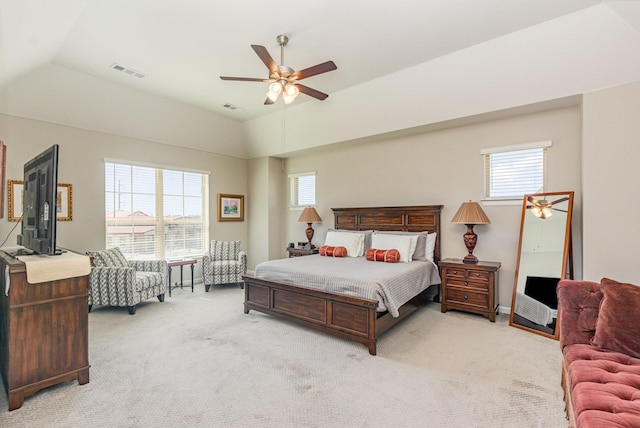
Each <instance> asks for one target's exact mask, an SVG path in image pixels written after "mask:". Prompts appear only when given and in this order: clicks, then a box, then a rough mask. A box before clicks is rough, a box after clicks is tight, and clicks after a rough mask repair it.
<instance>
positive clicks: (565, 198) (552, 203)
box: [551, 196, 569, 205]
mask: <svg viewBox="0 0 640 428" xmlns="http://www.w3.org/2000/svg"><path fill="white" fill-rule="evenodd" d="M568 200H569V198H568V197H566V196H565V197H564V198H560V199H558V200H557V201H553V202H551V205H555V204H559V203H560V202H564V201H568Z"/></svg>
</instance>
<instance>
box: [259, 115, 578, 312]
mask: <svg viewBox="0 0 640 428" xmlns="http://www.w3.org/2000/svg"><path fill="white" fill-rule="evenodd" d="M580 126H581V113H580V109H579V108H578V107H571V108H564V109H558V110H552V111H548V112H542V113H536V114H529V115H523V116H517V117H513V118H509V119H503V120H494V121H487V122H483V123H479V124H475V125H468V126H461V127H456V128H451V129H444V130H440V131H435V132H430V133H425V134H420V135H414V136H410V137H404V138H396V139H388V140H384V141H378V142H374V143H367V144H351V145H346V146H343V147H340V146H334V147H333V148H332V149H331V150H329V149H326V150H316V151H313V152H312V153H309V154H299V155H296V156H294V157H291V158H289V159H288V162H287V173H299V172H306V171H317V179H316V180H317V181H316V192H317V210H318V213H319V214H320V216H321V217H322V219H323V222H322V223H321V224H316V225H314V229H315V230H316V234H315V237H314V243H316V245H318V244H321V243H322V242H323V240H324V237H325V235H326V230H327V228H331V227H333V215H332V211H331V208H332V207H350V206H351V207H354V206H391V205H418V204H442V205H444V209H443V211H442V226H443V227H442V254H443V257H462V256H464V255H465V254H466V253H467V250H466V248H465V247H464V243H463V240H462V235H463V234H464V232H465V231H466V228H465V227H464V226H462V225H454V224H451V223H450V220H451V218H452V217H453V215H454V214H455V212H456V210H457V209H458V207H459V206H460V204H461V203H462V202H463V201H466V200H469V199H472V200H480V199H481V198H482V196H483V159H482V156H481V155H480V149H482V148H486V147H495V146H503V145H512V144H519V143H527V142H533V141H541V140H552V141H553V147H551V148H550V149H549V152H548V166H549V174H548V184H549V189H548V190H549V191H568V190H574V191H576V209H577V211H578V212H579V211H580V209H579V207H580V203H581V202H580V201H581V197H580V192H579V190H580V187H581V183H580ZM484 210H485V212H486V213H487V215H488V216H489V218H490V219H491V224H490V225H486V226H485V225H481V226H476V228H475V230H476V233H477V234H478V236H479V238H478V245H477V247H476V250H475V252H474V254H476V255H477V256H478V257H479V258H480V259H482V260H491V261H500V262H502V269H501V271H500V285H499V302H500V305H501V306H505V307H508V306H510V304H511V292H512V287H513V280H514V272H515V261H516V251H517V246H518V235H519V228H520V210H521V204H518V205H504V206H485V207H484ZM283 214H284V216H285V217H286V219H287V222H286V229H285V240H284V242H289V241H293V242H297V241H299V240H302V239H304V236H305V235H304V229H305V228H306V224H301V223H297V221H296V220H297V218H298V216H299V214H300V211H296V210H288V209H287V210H286V211H285V212H284V213H283ZM576 219H579V217H576ZM574 230H576V231H579V230H580V224H579V221H578V220H576V221H574ZM578 235H579V233H578ZM578 238H579V237H578ZM577 241H578V242H580V240H579V239H577ZM283 251H284V248H283V249H282V252H283ZM255 261H258V260H255Z"/></svg>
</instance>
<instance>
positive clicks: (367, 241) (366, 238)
mask: <svg viewBox="0 0 640 428" xmlns="http://www.w3.org/2000/svg"><path fill="white" fill-rule="evenodd" d="M329 232H341V233H360V234H363V235H364V248H363V249H362V254H360V255H361V256H362V255H364V252H365V251H367V250H368V249H369V248H371V235H372V234H373V230H346V229H329Z"/></svg>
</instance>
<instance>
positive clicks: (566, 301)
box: [558, 279, 602, 349]
mask: <svg viewBox="0 0 640 428" xmlns="http://www.w3.org/2000/svg"><path fill="white" fill-rule="evenodd" d="M601 300H602V290H601V287H600V284H599V283H597V282H591V281H574V280H570V279H563V280H561V281H560V282H559V283H558V313H559V317H560V348H561V349H564V347H565V346H567V345H573V344H576V343H583V344H589V342H590V340H591V338H592V337H593V335H594V334H595V331H596V321H597V319H598V311H599V308H600V301H601Z"/></svg>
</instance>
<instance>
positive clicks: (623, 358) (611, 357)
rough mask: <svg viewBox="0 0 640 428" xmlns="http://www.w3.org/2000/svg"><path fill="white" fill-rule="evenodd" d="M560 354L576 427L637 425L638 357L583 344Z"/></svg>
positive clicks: (639, 394) (639, 405) (639, 400)
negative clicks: (566, 376) (562, 354)
mask: <svg viewBox="0 0 640 428" xmlns="http://www.w3.org/2000/svg"><path fill="white" fill-rule="evenodd" d="M563 353H564V360H565V361H564V364H565V367H567V374H568V387H569V391H570V394H571V402H572V403H571V404H572V406H571V407H572V409H573V412H574V415H575V419H576V425H577V426H578V427H605V426H606V427H631V426H640V389H639V388H640V359H637V358H633V357H631V356H629V355H626V354H623V353H620V352H612V351H607V350H603V349H599V348H596V347H594V346H591V345H586V344H576V345H570V346H567V347H565V348H564V350H563Z"/></svg>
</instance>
